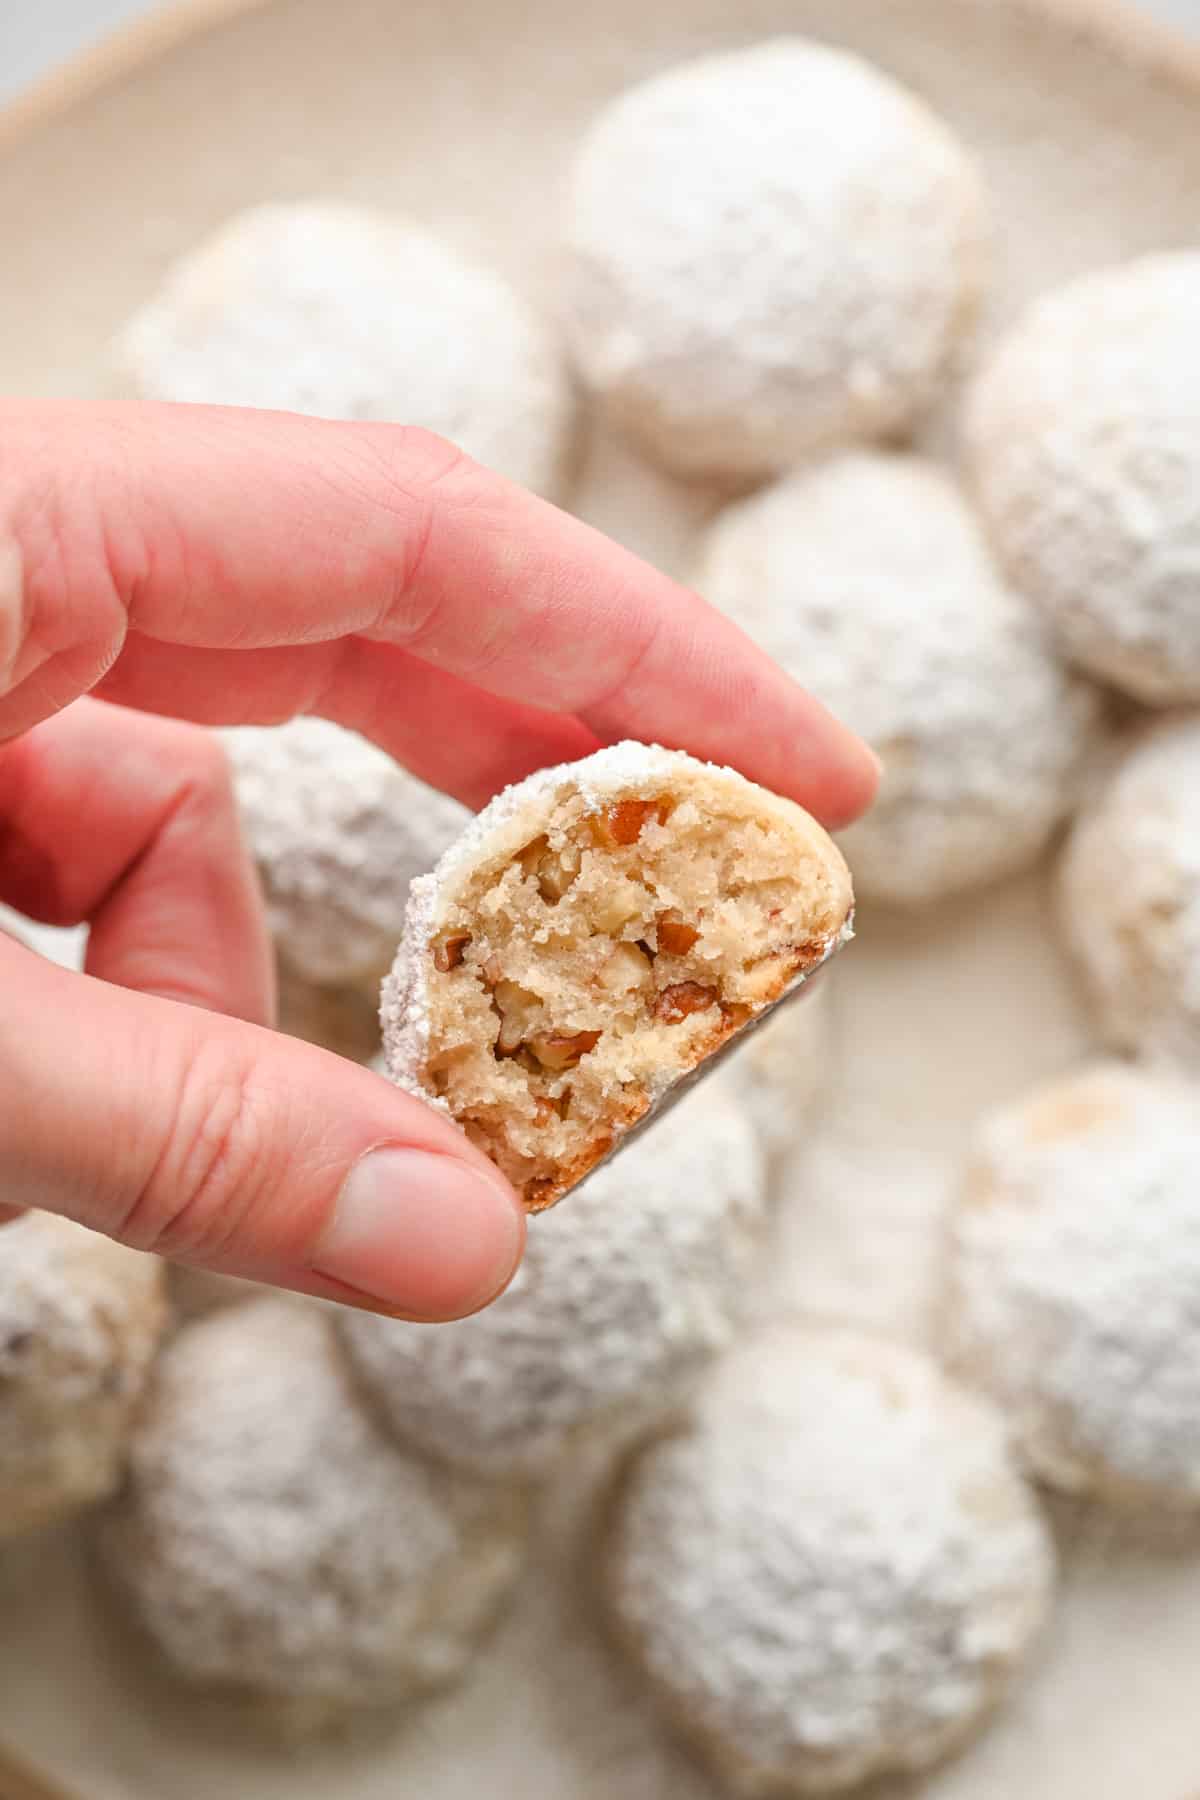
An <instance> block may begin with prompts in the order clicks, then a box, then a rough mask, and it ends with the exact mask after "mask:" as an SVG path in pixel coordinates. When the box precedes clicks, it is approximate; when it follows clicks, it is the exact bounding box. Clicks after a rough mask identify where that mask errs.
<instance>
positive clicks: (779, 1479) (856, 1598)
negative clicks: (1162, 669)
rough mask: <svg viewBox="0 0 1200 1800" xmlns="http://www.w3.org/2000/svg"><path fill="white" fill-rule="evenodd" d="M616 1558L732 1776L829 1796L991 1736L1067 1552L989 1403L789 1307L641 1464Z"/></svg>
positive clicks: (622, 1501) (633, 1611)
mask: <svg viewBox="0 0 1200 1800" xmlns="http://www.w3.org/2000/svg"><path fill="white" fill-rule="evenodd" d="M607 1572H608V1578H609V1585H608V1593H609V1603H610V1607H611V1611H612V1615H613V1619H614V1622H615V1624H616V1627H617V1629H618V1632H619V1633H620V1635H621V1636H622V1638H623V1639H625V1641H626V1642H627V1643H628V1645H629V1646H630V1647H631V1649H632V1652H633V1654H634V1655H635V1656H636V1658H637V1660H638V1661H639V1663H640V1665H641V1668H642V1670H643V1672H644V1673H645V1675H646V1677H647V1679H648V1681H649V1683H650V1685H651V1688H652V1689H653V1690H654V1691H655V1692H656V1693H657V1694H658V1696H659V1698H660V1699H661V1700H662V1701H663V1702H664V1704H665V1706H666V1707H667V1710H668V1711H669V1712H670V1713H671V1714H672V1715H673V1716H674V1717H675V1719H676V1720H677V1722H678V1723H679V1724H680V1725H681V1726H682V1727H683V1728H684V1729H685V1730H686V1731H688V1732H689V1733H690V1734H691V1735H692V1736H693V1737H695V1738H696V1739H697V1740H698V1742H699V1743H700V1745H701V1746H702V1747H703V1748H704V1749H705V1750H706V1752H707V1754H708V1756H709V1758H710V1760H711V1761H712V1762H713V1764H714V1765H715V1766H716V1769H717V1770H718V1772H719V1774H720V1775H721V1777H722V1778H723V1779H724V1780H725V1781H726V1782H727V1783H728V1784H729V1785H730V1787H731V1788H732V1790H733V1791H734V1792H736V1793H739V1794H745V1795H754V1796H757V1795H765V1794H775V1793H780V1794H783V1793H797V1794H816V1793H829V1792H834V1791H836V1790H838V1789H841V1788H846V1787H850V1786H852V1785H854V1784H855V1783H857V1782H859V1781H862V1780H865V1779H867V1778H868V1777H870V1776H872V1775H877V1774H883V1773H886V1772H901V1771H909V1770H919V1769H924V1768H927V1767H929V1766H930V1765H931V1764H932V1763H934V1762H936V1761H937V1760H938V1759H939V1758H940V1757H942V1756H943V1755H945V1754H947V1753H948V1752H949V1751H950V1750H951V1749H952V1748H954V1747H956V1746H957V1745H958V1744H959V1743H960V1742H961V1741H962V1740H963V1739H964V1738H965V1737H966V1736H967V1735H968V1734H969V1733H970V1731H971V1730H972V1728H973V1727H974V1726H976V1725H977V1724H978V1723H979V1722H980V1720H981V1718H982V1717H983V1715H984V1713H985V1712H986V1710H987V1709H988V1708H989V1707H990V1706H991V1705H992V1704H993V1703H994V1702H995V1700H996V1699H997V1698H998V1696H999V1695H1000V1693H1001V1691H1002V1690H1003V1687H1004V1685H1005V1684H1006V1682H1007V1681H1008V1680H1009V1678H1010V1677H1011V1675H1012V1673H1013V1671H1014V1669H1015V1668H1016V1667H1017V1665H1018V1664H1019V1663H1020V1661H1021V1659H1022V1657H1023V1656H1024V1655H1025V1653H1026V1652H1027V1650H1028V1648H1029V1646H1030V1643H1031V1641H1032V1639H1033V1637H1034V1635H1035V1634H1036V1632H1037V1629H1038V1627H1039V1625H1040V1624H1041V1622H1042V1619H1043V1617H1044V1615H1045V1612H1046V1609H1047V1604H1048V1601H1049V1597H1050V1591H1051V1586H1052V1579H1053V1556H1052V1551H1051V1546H1050V1541H1049V1537H1048V1534H1047V1532H1046V1530H1045V1528H1044V1527H1043V1525H1042V1523H1041V1520H1040V1518H1039V1517H1038V1514H1037V1512H1036V1510H1035V1507H1034V1505H1033V1503H1032V1500H1031V1498H1030V1496H1029V1494H1028V1492H1027V1490H1026V1489H1025V1487H1024V1485H1023V1483H1022V1482H1021V1480H1020V1479H1019V1477H1018V1476H1017V1475H1016V1473H1015V1472H1014V1470H1013V1468H1012V1466H1011V1463H1010V1461H1009V1459H1008V1456H1007V1452H1006V1449H1005V1442H1004V1431H1003V1426H1002V1423H1001V1421H1000V1419H999V1418H998V1416H996V1415H995V1414H993V1412H992V1411H991V1409H990V1408H989V1407H988V1406H987V1405H986V1404H985V1403H984V1402H982V1401H979V1400H977V1399H976V1398H974V1397H973V1396H970V1395H968V1394H967V1393H966V1392H965V1390H963V1389H960V1388H958V1387H956V1386H954V1385H953V1384H952V1383H950V1382H949V1381H947V1380H946V1378H945V1377H944V1376H943V1375H942V1374H941V1373H940V1372H939V1370H938V1369H937V1367H936V1366H935V1365H934V1364H933V1363H932V1362H930V1361H929V1360H927V1359H926V1358H925V1357H923V1356H920V1355H919V1354H917V1353H916V1352H914V1351H911V1350H907V1349H901V1348H900V1347H899V1346H895V1345H889V1344H887V1343H884V1342H883V1341H881V1340H873V1339H870V1338H866V1337H862V1336H859V1335H857V1334H854V1333H851V1332H847V1331H821V1330H801V1329H796V1328H793V1327H787V1326H784V1327H777V1328H775V1329H774V1330H772V1331H770V1332H767V1333H765V1334H763V1335H760V1336H759V1337H757V1338H755V1339H751V1340H749V1341H747V1342H746V1343H745V1344H744V1345H743V1346H741V1347H740V1348H739V1349H738V1350H737V1351H735V1352H734V1353H733V1354H732V1355H731V1356H730V1357H728V1358H726V1359H725V1361H724V1362H723V1363H722V1364H721V1365H720V1366H719V1368H718V1369H717V1371H716V1374H715V1377H714V1378H713V1379H712V1381H711V1383H710V1384H709V1386H708V1387H707V1388H706V1390H705V1392H704V1394H703V1397H702V1399H701V1401H700V1403H699V1405H698V1407H697V1409H696V1416H695V1419H694V1421H693V1423H692V1426H691V1428H690V1429H689V1430H688V1431H686V1432H684V1433H682V1434H681V1435H679V1436H676V1437H674V1438H672V1439H668V1440H667V1441H666V1442H664V1443H662V1444H658V1445H652V1446H651V1447H650V1448H649V1449H647V1450H646V1451H645V1452H644V1453H643V1454H642V1455H641V1457H640V1458H639V1459H638V1460H636V1461H635V1462H634V1464H633V1465H632V1468H631V1470H630V1473H629V1475H628V1477H627V1479H626V1482H625V1485H624V1488H623V1490H622V1491H621V1493H620V1495H619V1497H618V1505H617V1509H616V1512H615V1515H614V1519H613V1528H612V1537H611V1545H610V1552H609V1558H608V1565H607Z"/></svg>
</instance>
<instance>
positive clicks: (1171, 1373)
mask: <svg viewBox="0 0 1200 1800" xmlns="http://www.w3.org/2000/svg"><path fill="white" fill-rule="evenodd" d="M1198 1169H1200V1095H1198V1094H1197V1093H1195V1092H1193V1091H1192V1090H1190V1089H1189V1088H1186V1087H1184V1086H1182V1085H1177V1084H1175V1083H1173V1082H1171V1081H1169V1080H1167V1079H1165V1078H1163V1077H1162V1076H1155V1075H1152V1074H1148V1073H1146V1072H1144V1071H1141V1070H1138V1069H1136V1068H1132V1067H1130V1066H1129V1065H1127V1064H1123V1063H1106V1064H1099V1065H1096V1066H1094V1067H1091V1068H1087V1069H1084V1070H1082V1071H1080V1072H1078V1073H1076V1074H1074V1075H1072V1076H1069V1077H1067V1078H1066V1079H1064V1080H1062V1081H1059V1082H1055V1083H1052V1084H1050V1085H1048V1086H1046V1087H1043V1088H1041V1089H1038V1090H1037V1091H1036V1092H1034V1093H1033V1094H1031V1095H1030V1096H1029V1097H1028V1098H1027V1099H1026V1100H1025V1101H1023V1102H1021V1103H1019V1104H1017V1105H1015V1106H1010V1107H1005V1108H1003V1109H1001V1110H999V1111H997V1112H995V1113H992V1114H991V1115H990V1116H989V1117H988V1118H986V1119H985V1120H984V1121H983V1122H982V1124H981V1125H980V1127H979V1130H978V1133H977V1136H976V1140H975V1145H974V1153H973V1156H972V1160H971V1165H970V1168H969V1172H968V1176H967V1179H966V1182H965V1183H964V1187H963V1191H962V1196H961V1200H960V1204H959V1206H958V1208H957V1210H956V1212H955V1214H954V1216H953V1222H952V1241H951V1261H950V1270H949V1299H948V1308H947V1318H946V1343H947V1350H948V1354H949V1355H950V1357H951V1358H952V1360H953V1363H954V1365H955V1366H956V1367H957V1368H958V1369H959V1370H960V1371H961V1373H962V1374H963V1376H964V1378H966V1379H969V1380H971V1381H973V1382H975V1383H978V1384H979V1385H981V1386H983V1387H984V1388H985V1389H986V1390H987V1391H989V1392H991V1393H992V1394H993V1395H994V1397H995V1398H996V1399H997V1401H998V1402H999V1403H1000V1404H1001V1405H1002V1406H1003V1407H1004V1410H1005V1415H1006V1417H1007V1418H1008V1420H1009V1422H1010V1425H1011V1427H1012V1430H1013V1433H1014V1436H1015V1438H1016V1441H1017V1443H1018V1445H1019V1447H1020V1449H1021V1451H1022V1453H1023V1455H1024V1457H1025V1459H1026V1460H1027V1462H1028V1463H1029V1465H1030V1467H1031V1468H1032V1470H1033V1471H1034V1472H1035V1473H1036V1474H1037V1475H1039V1476H1041V1477H1042V1478H1043V1479H1044V1480H1046V1481H1048V1482H1050V1483H1051V1484H1052V1485H1053V1486H1055V1487H1060V1488H1065V1489H1066V1490H1068V1491H1069V1492H1083V1493H1092V1492H1095V1493H1099V1494H1101V1495H1103V1496H1106V1497H1107V1498H1109V1499H1110V1500H1115V1501H1117V1502H1120V1503H1122V1504H1127V1505H1128V1504H1133V1505H1136V1504H1143V1505H1144V1504H1147V1503H1149V1504H1154V1503H1158V1504H1164V1505H1167V1506H1175V1505H1190V1506H1195V1505H1196V1504H1198V1503H1200V1185H1198V1184H1197V1170H1198Z"/></svg>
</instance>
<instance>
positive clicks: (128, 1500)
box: [102, 1298, 525, 1736]
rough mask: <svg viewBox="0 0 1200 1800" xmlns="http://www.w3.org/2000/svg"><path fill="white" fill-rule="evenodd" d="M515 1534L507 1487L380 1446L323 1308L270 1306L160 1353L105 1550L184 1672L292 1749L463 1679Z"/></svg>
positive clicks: (146, 1623) (513, 1552) (516, 1510)
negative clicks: (293, 1742) (234, 1702)
mask: <svg viewBox="0 0 1200 1800" xmlns="http://www.w3.org/2000/svg"><path fill="white" fill-rule="evenodd" d="M524 1533H525V1506H524V1500H523V1497H522V1496H521V1495H520V1494H519V1493H518V1492H517V1491H516V1490H515V1489H503V1490H502V1489H497V1488H492V1487H487V1486H483V1485H482V1484H479V1483H471V1482H467V1481H464V1480H462V1479H460V1478H457V1477H454V1476H451V1475H449V1474H447V1473H446V1472H444V1471H439V1470H436V1469H430V1468H427V1467H426V1466H425V1465H424V1464H423V1463H422V1462H421V1461H420V1460H419V1459H417V1458H416V1457H414V1456H411V1455H409V1454H408V1453H406V1452H404V1451H402V1450H401V1449H400V1448H399V1447H398V1446H396V1445H395V1444H392V1443H391V1442H389V1440H388V1439H387V1438H386V1437H384V1436H383V1434H382V1433H381V1432H380V1430H379V1429H378V1427H377V1426H376V1425H375V1423H374V1421H373V1420H372V1419H371V1418H370V1417H369V1415H368V1413H367V1412H366V1410H365V1409H364V1407H363V1405H362V1402H361V1400H360V1397H359V1396H358V1394H357V1391H356V1389H355V1386H354V1383H353V1381H352V1380H351V1378H350V1375H349V1372H348V1371H347V1370H346V1369H345V1368H344V1367H343V1364H342V1359H341V1356H340V1354H339V1350H338V1346H337V1343H336V1340H335V1338H334V1336H333V1330H332V1326H331V1324H330V1320H329V1317H328V1315H327V1313H326V1312H325V1311H324V1310H322V1309H320V1308H318V1307H315V1306H306V1305H303V1304H301V1303H299V1302H293V1301H290V1300H286V1299H279V1298H268V1299H262V1300H257V1301H251V1302H249V1303H248V1304H246V1305H244V1306H238V1307H234V1308H232V1309H229V1310H226V1311H223V1312H218V1313H215V1314H213V1315H212V1316H211V1317H209V1318H207V1319H204V1320H201V1321H199V1322H198V1323H194V1324H191V1325H189V1326H187V1327H185V1329H184V1330H183V1331H182V1332H181V1333H180V1335H179V1336H178V1337H177V1338H176V1339H175V1340H174V1342H173V1343H172V1344H171V1345H170V1346H169V1348H168V1349H167V1351H166V1354H165V1356H164V1357H163V1359H162V1361H161V1362H160V1364H159V1367H158V1369H157V1371H156V1376H155V1381H154V1384H153V1387H152V1389H151V1391H150V1393H149V1395H148V1399H147V1404H146V1407H145V1409H144V1412H143V1416H142V1418H141V1420H140V1423H139V1427H138V1432H137V1436H136V1438H135V1441H134V1446H133V1456H132V1472H131V1480H130V1484H129V1488H128V1490H127V1492H126V1493H125V1495H124V1496H123V1497H122V1500H121V1502H120V1504H119V1507H118V1508H117V1509H115V1510H114V1512H113V1513H112V1514H111V1515H110V1516H109V1517H108V1518H107V1519H106V1520H105V1521H104V1527H103V1532H102V1548H103V1550H104V1554H105V1561H106V1565H107V1567H108V1569H109V1571H110V1573H111V1574H112V1576H113V1578H114V1581H115V1583H116V1585H117V1586H118V1588H119V1589H120V1590H121V1591H123V1593H124V1594H125V1595H126V1596H127V1597H128V1599H129V1600H130V1602H131V1605H132V1609H133V1611H134V1614H135V1616H136V1617H137V1619H138V1621H139V1622H140V1624H141V1626H142V1627H143V1629H144V1630H145V1631H146V1633H147V1634H148V1636H149V1638H150V1640H151V1641H152V1643H153V1645H154V1647H155V1649H156V1651H157V1652H158V1653H159V1654H160V1655H161V1656H163V1657H164V1658H165V1659H166V1661H167V1663H168V1665H169V1666H170V1667H171V1668H172V1669H173V1670H174V1671H175V1673H176V1674H178V1675H180V1676H183V1677H184V1678H186V1679H187V1680H189V1681H192V1682H197V1683H200V1684H203V1685H209V1684H215V1685H216V1686H218V1687H222V1688H228V1689H229V1690H231V1691H234V1692H237V1693H239V1694H241V1695H242V1696H243V1697H249V1698H252V1699H254V1700H255V1701H257V1702H258V1703H259V1706H260V1709H261V1718H262V1721H263V1723H264V1724H265V1725H266V1726H268V1728H270V1729H275V1730H279V1731H281V1732H282V1733H284V1734H285V1735H289V1736H292V1735H296V1736H301V1735H305V1734H308V1733H311V1732H319V1731H323V1730H325V1729H328V1728H331V1727H332V1726H334V1725H337V1724H338V1723H340V1722H341V1721H342V1720H343V1719H344V1718H346V1717H347V1716H348V1715H350V1714H353V1713H354V1712H356V1711H358V1710H359V1709H362V1708H371V1707H381V1706H399V1705H401V1704H403V1702H405V1701H406V1700H408V1699H411V1698H412V1697H414V1696H415V1695H418V1694H421V1693H423V1692H425V1691H427V1690H430V1689H433V1688H436V1687H439V1686H442V1685H443V1684H444V1683H446V1682H449V1681H451V1680H453V1679H454V1678H455V1677H457V1676H458V1675H459V1674H460V1673H461V1672H462V1670H463V1669H464V1668H465V1666H466V1665H467V1664H468V1663H469V1661H470V1659H471V1656H472V1654H473V1653H474V1649H475V1646H476V1643H477V1641H478V1639H479V1637H480V1636H481V1634H482V1633H483V1631H484V1630H485V1628H486V1627H487V1626H488V1625H490V1623H491V1622H492V1620H493V1618H494V1616H495V1614H496V1612H497V1611H498V1609H499V1608H500V1606H501V1604H502V1602H503V1600H504V1599H505V1598H506V1596H507V1595H508V1593H509V1591H510V1589H511V1587H512V1585H513V1583H514V1581H515V1580H516V1577H517V1575H518V1573H519V1571H520V1569H521V1567H522V1564H523V1555H524Z"/></svg>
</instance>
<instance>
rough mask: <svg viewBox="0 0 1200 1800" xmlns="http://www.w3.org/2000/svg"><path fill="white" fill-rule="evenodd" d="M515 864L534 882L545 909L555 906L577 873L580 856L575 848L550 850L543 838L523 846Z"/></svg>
mask: <svg viewBox="0 0 1200 1800" xmlns="http://www.w3.org/2000/svg"><path fill="white" fill-rule="evenodd" d="M517 861H518V862H519V863H520V865H521V868H522V870H523V871H524V873H525V874H526V875H527V876H530V877H532V879H533V880H535V881H536V882H537V886H538V893H539V894H540V895H541V896H542V899H543V900H545V901H546V903H547V905H549V906H557V904H558V902H559V901H560V900H561V899H562V897H563V895H564V894H565V893H566V891H567V889H568V888H569V887H570V885H571V883H572V882H573V881H574V880H575V877H576V876H577V875H578V873H579V870H580V866H581V863H582V861H583V853H582V851H581V850H580V849H579V847H578V845H576V844H564V845H563V846H562V848H561V849H559V850H552V849H551V847H550V840H549V838H547V837H545V836H543V837H536V838H534V840H533V842H532V843H531V844H526V846H525V848H524V849H523V850H522V851H521V854H520V855H519V856H518V858H517Z"/></svg>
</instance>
